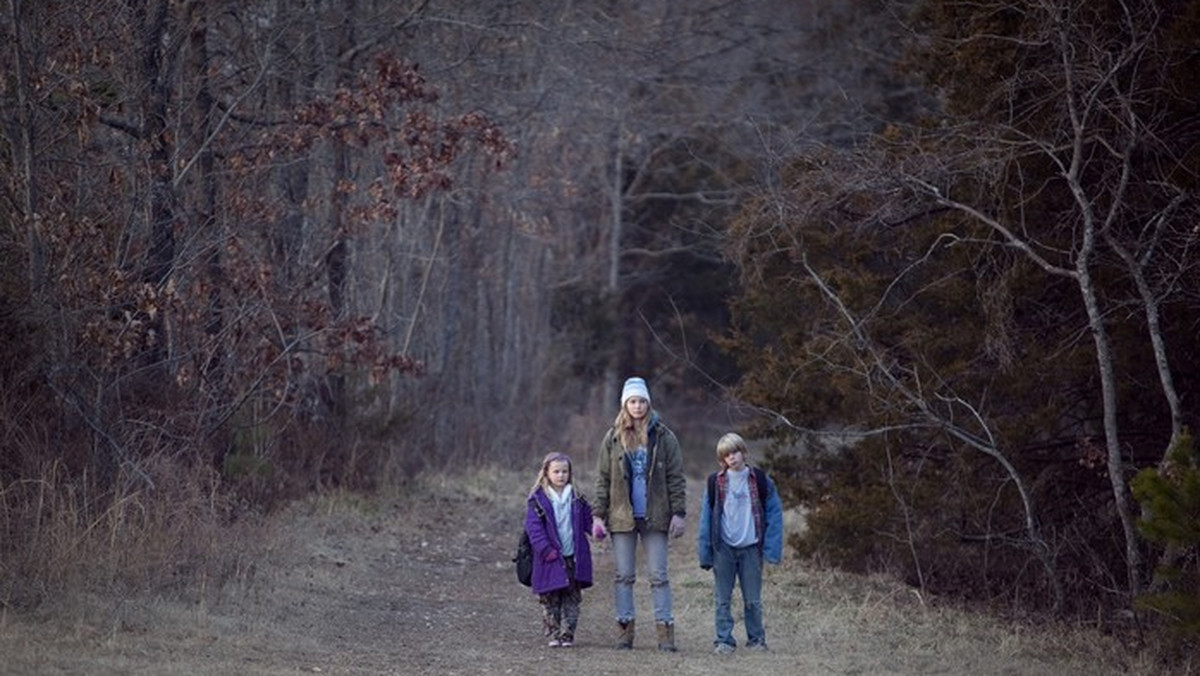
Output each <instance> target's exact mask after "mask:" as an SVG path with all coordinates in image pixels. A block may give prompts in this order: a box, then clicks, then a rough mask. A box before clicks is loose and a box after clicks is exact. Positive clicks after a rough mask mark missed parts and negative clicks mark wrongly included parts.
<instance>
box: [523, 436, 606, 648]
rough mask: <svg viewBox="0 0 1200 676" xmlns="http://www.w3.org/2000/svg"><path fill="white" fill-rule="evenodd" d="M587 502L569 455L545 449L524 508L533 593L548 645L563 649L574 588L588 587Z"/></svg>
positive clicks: (577, 597)
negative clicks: (537, 603)
mask: <svg viewBox="0 0 1200 676" xmlns="http://www.w3.org/2000/svg"><path fill="white" fill-rule="evenodd" d="M591 525H592V506H591V505H590V504H588V501H587V499H586V498H585V497H584V496H583V495H581V494H579V493H578V492H577V491H576V490H575V484H574V481H573V480H572V471H571V459H570V458H569V457H567V456H566V455H565V454H563V453H550V454H549V455H547V456H546V457H545V459H543V460H542V468H541V470H540V471H539V472H538V479H537V483H536V484H535V485H534V487H533V490H532V491H530V493H529V499H528V501H527V503H526V509H525V531H526V532H527V533H529V542H530V544H531V545H532V546H533V580H532V585H531V586H532V587H533V592H534V593H535V594H537V595H538V602H539V603H541V605H542V624H543V626H544V628H545V633H546V636H549V637H550V647H551V648H569V647H571V645H572V644H574V642H575V627H576V625H577V624H578V623H579V605H580V602H581V601H582V600H583V595H582V593H581V592H580V590H582V589H585V588H587V587H590V586H592V548H591V545H590V544H589V543H588V536H589V535H590V534H591V532H590V529H591Z"/></svg>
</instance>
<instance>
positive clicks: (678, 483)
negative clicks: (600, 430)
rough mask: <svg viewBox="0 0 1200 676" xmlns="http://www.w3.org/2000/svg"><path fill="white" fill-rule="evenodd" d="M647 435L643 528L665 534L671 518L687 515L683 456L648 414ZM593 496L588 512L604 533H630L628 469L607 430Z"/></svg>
mask: <svg viewBox="0 0 1200 676" xmlns="http://www.w3.org/2000/svg"><path fill="white" fill-rule="evenodd" d="M647 432H648V437H649V441H648V447H647V449H646V450H647V453H648V454H649V458H648V461H649V462H648V464H647V468H648V469H647V472H648V474H647V476H646V525H647V526H648V527H650V528H651V529H653V530H657V531H663V532H666V531H667V530H668V528H669V527H670V525H671V517H672V516H674V515H679V516H681V517H683V516H686V515H687V507H686V504H687V479H686V477H684V475H683V453H682V451H680V449H679V440H678V439H677V438H676V437H675V433H674V432H672V431H671V429H670V428H668V427H667V426H666V425H665V424H663V422H662V421H661V420H659V418H658V414H657V413H655V412H653V411H651V412H650V425H649V428H648V430H647ZM596 474H597V476H596V492H595V495H594V499H593V500H592V512H593V514H594V515H595V516H598V517H600V518H601V519H603V520H604V523H605V525H606V526H607V528H608V530H609V531H611V532H614V533H627V532H629V531H632V530H633V529H634V522H633V504H632V503H631V502H630V497H629V496H630V493H631V492H632V489H631V486H632V483H633V477H632V468H631V466H630V460H629V456H628V454H627V453H626V452H625V449H624V448H622V447H621V441H620V439H618V438H617V435H616V431H615V430H614V429H613V428H611V427H610V428H609V430H608V433H607V434H605V435H604V441H602V442H601V443H600V458H599V461H598V462H597V465H596Z"/></svg>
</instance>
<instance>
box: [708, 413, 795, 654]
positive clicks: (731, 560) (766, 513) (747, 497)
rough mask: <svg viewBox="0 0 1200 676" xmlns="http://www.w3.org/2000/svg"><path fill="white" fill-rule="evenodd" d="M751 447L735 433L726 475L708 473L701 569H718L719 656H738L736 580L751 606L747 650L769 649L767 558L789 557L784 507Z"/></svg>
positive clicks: (726, 441)
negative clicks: (751, 459) (753, 460)
mask: <svg viewBox="0 0 1200 676" xmlns="http://www.w3.org/2000/svg"><path fill="white" fill-rule="evenodd" d="M748 454H749V449H748V448H747V447H746V442H745V440H744V439H742V437H741V436H740V435H738V434H734V433H732V432H730V433H729V434H726V435H725V436H723V437H721V439H720V440H719V441H718V442H717V461H718V463H720V465H721V471H719V472H714V473H712V474H710V475H708V481H707V482H706V488H705V491H704V497H703V499H702V500H701V503H700V524H699V528H697V531H698V535H697V554H698V555H699V557H700V567H701V568H703V569H704V570H712V571H713V595H714V596H715V597H716V632H717V635H716V640H715V641H714V642H713V645H714V646H715V648H716V653H717V654H718V655H729V654H732V653H733V651H734V649H735V648H737V641H735V640H734V638H733V613H732V612H731V611H730V603H731V599H732V597H733V585H734V582H735V581H736V582H737V583H738V584H740V585H741V587H742V600H743V602H744V603H745V617H746V648H747V649H748V650H766V649H767V635H766V630H765V629H764V628H763V612H762V585H763V560H764V559H765V560H766V562H767V563H770V564H777V563H779V562H780V560H781V558H782V555H783V503H782V501H781V500H780V499H779V492H778V491H776V490H775V483H774V482H773V481H772V480H771V478H770V477H768V476H767V473H766V472H764V471H763V470H761V469H759V468H758V467H751V466H750V465H748V464H747V455H748Z"/></svg>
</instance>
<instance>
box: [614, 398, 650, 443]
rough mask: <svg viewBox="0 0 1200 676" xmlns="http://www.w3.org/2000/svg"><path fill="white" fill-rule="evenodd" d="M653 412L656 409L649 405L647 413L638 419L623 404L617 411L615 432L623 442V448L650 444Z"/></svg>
mask: <svg viewBox="0 0 1200 676" xmlns="http://www.w3.org/2000/svg"><path fill="white" fill-rule="evenodd" d="M653 412H654V409H652V408H649V407H647V408H646V415H644V416H642V418H641V420H638V419H636V418H634V417H633V416H631V415H629V410H628V409H626V408H625V405H624V404H621V410H620V411H618V412H617V418H616V420H613V433H615V434H616V436H617V440H618V441H620V442H621V448H624V449H625V450H627V451H631V450H633V449H635V448H642V447H644V446H648V445H649V444H650V418H651V416H652V415H653Z"/></svg>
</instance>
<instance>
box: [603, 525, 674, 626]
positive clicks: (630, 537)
mask: <svg viewBox="0 0 1200 676" xmlns="http://www.w3.org/2000/svg"><path fill="white" fill-rule="evenodd" d="M638 538H641V540H642V544H643V545H645V547H646V565H647V567H648V568H649V569H650V591H651V593H653V595H654V621H655V622H666V623H667V624H674V622H675V618H674V616H673V615H672V614H671V582H670V581H669V580H668V579H667V534H666V533H663V532H659V531H656V530H653V529H651V528H647V527H646V523H645V521H642V520H641V519H638V521H637V527H636V528H635V529H634V530H632V531H630V532H628V533H612V549H613V555H614V557H615V558H616V564H617V577H616V580H614V583H613V597H614V601H615V605H616V609H617V621H618V622H628V621H630V620H632V619H634V617H633V616H634V606H633V583H634V582H636V581H637V565H636V564H637V542H638Z"/></svg>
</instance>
